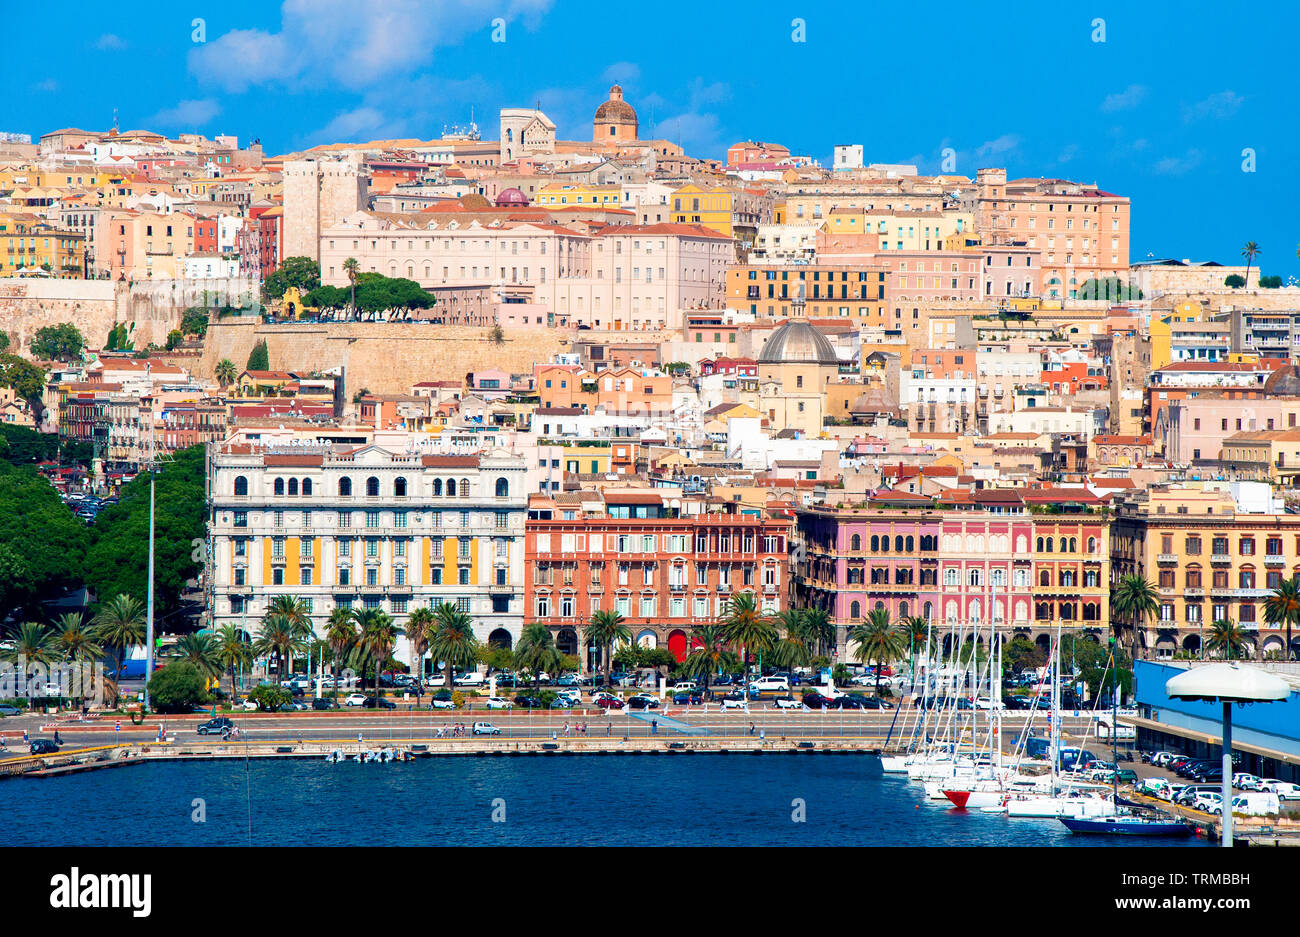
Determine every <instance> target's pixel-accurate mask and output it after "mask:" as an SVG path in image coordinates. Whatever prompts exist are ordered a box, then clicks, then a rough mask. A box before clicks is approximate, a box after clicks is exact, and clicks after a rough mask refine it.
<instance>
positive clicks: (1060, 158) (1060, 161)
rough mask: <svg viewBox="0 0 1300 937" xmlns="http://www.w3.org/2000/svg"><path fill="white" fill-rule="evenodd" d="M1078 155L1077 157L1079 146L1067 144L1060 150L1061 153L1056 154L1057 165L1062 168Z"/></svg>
mask: <svg viewBox="0 0 1300 937" xmlns="http://www.w3.org/2000/svg"><path fill="white" fill-rule="evenodd" d="M1078 155H1079V144H1077V143H1070V144H1067V145H1066V147H1065V149H1063V150H1061V152H1060V153H1059V154H1057V157H1056V162H1057V165H1062V166H1063V165H1065V164H1066V163H1068V162H1070V160H1072V159H1074V158H1075V157H1076V156H1078Z"/></svg>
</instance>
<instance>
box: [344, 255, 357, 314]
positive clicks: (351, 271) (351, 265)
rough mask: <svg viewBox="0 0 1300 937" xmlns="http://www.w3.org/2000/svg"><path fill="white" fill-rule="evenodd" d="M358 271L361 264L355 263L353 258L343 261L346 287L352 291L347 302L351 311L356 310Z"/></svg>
mask: <svg viewBox="0 0 1300 937" xmlns="http://www.w3.org/2000/svg"><path fill="white" fill-rule="evenodd" d="M360 270H361V264H359V263H357V259H356V258H355V257H349V258H348V259H347V260H345V261H343V272H344V273H346V274H347V275H348V285H349V286H350V287H351V290H352V299H351V301H350V302H349V305H350V306H351V307H352V308H353V309H356V308H357V276H358V271H360Z"/></svg>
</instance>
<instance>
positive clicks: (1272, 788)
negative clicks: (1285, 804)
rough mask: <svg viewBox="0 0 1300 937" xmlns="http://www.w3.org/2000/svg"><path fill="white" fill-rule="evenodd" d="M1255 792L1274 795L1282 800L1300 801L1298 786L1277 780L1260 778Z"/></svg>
mask: <svg viewBox="0 0 1300 937" xmlns="http://www.w3.org/2000/svg"><path fill="white" fill-rule="evenodd" d="M1255 790H1257V791H1260V792H1262V793H1265V794H1276V795H1277V796H1278V797H1280V798H1281V799H1282V800H1300V784H1291V783H1290V782H1288V781H1279V780H1278V779H1277V778H1261V779H1260V782H1259V784H1257V785H1255Z"/></svg>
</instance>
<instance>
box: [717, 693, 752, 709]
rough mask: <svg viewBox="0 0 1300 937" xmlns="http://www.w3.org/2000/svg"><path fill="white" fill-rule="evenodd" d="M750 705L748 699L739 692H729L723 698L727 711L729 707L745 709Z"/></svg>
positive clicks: (723, 706)
mask: <svg viewBox="0 0 1300 937" xmlns="http://www.w3.org/2000/svg"><path fill="white" fill-rule="evenodd" d="M748 705H749V703H748V702H747V701H746V699H745V697H744V696H742V695H741V694H739V693H728V694H727V695H726V696H724V697H723V698H722V711H723V712H726V711H727V710H728V709H745V708H746V707H747V706H748Z"/></svg>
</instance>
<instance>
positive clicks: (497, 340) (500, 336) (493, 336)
mask: <svg viewBox="0 0 1300 937" xmlns="http://www.w3.org/2000/svg"><path fill="white" fill-rule="evenodd" d="M488 339H489V341H491V342H492V344H493V345H504V344H505V341H506V332H505V329H503V328H501V326H500V324H497V325H494V326H492V328H490V329H488Z"/></svg>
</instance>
